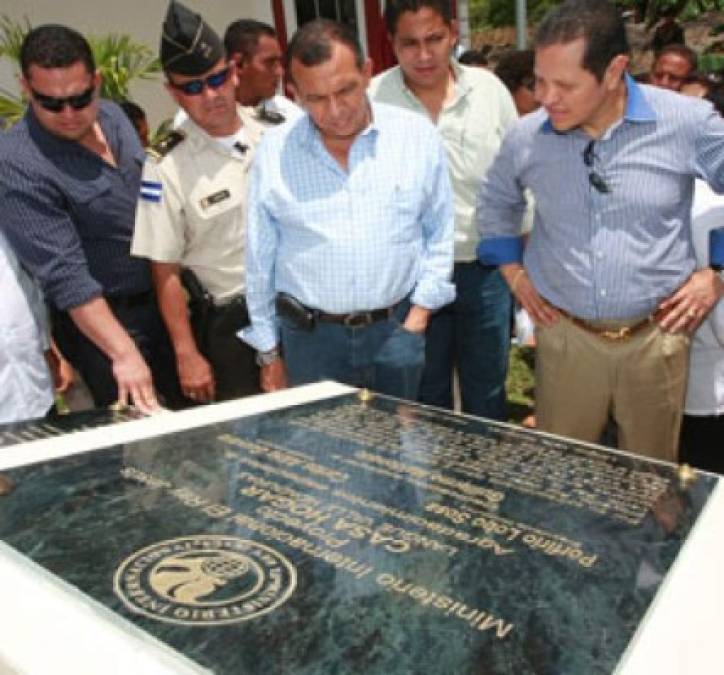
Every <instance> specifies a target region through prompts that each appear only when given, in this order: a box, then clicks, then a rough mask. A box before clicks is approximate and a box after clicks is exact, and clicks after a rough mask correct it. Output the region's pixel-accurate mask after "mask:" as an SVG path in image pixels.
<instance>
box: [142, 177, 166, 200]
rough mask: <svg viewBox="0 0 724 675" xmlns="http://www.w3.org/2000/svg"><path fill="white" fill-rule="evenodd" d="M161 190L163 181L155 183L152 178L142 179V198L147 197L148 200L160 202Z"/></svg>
mask: <svg viewBox="0 0 724 675" xmlns="http://www.w3.org/2000/svg"><path fill="white" fill-rule="evenodd" d="M161 190H162V185H161V183H155V182H153V181H150V180H142V181H141V199H145V200H146V201H147V202H160V201H161Z"/></svg>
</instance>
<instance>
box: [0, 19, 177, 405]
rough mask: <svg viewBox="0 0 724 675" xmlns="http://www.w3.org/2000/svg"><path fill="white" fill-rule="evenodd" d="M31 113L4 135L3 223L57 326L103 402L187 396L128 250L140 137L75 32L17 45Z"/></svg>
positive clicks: (0, 169)
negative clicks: (103, 91) (102, 94)
mask: <svg viewBox="0 0 724 675" xmlns="http://www.w3.org/2000/svg"><path fill="white" fill-rule="evenodd" d="M20 60H21V67H22V79H21V84H22V87H23V91H24V93H25V95H26V96H27V98H28V101H29V105H28V110H27V112H26V114H25V116H24V117H23V119H22V120H21V121H20V122H19V123H18V124H16V125H15V126H14V127H13V128H12V129H11V130H10V131H9V132H8V133H7V134H6V135H4V136H3V137H2V141H1V143H2V147H1V148H0V223H1V225H2V227H3V229H4V232H5V234H6V236H7V239H8V241H9V242H10V244H11V245H12V246H13V248H14V249H15V251H16V253H17V256H18V258H19V259H20V261H21V262H22V263H23V265H24V266H25V267H26V268H27V269H28V270H29V271H30V272H31V273H32V274H33V276H35V277H36V278H37V279H38V281H39V283H40V285H41V287H42V289H43V292H44V294H45V297H46V299H47V301H48V302H49V303H50V304H51V307H52V308H53V334H54V337H55V340H56V342H57V344H58V346H59V347H60V349H61V351H62V352H63V354H64V355H65V356H66V357H67V358H68V360H69V361H70V362H71V363H72V364H73V366H74V367H75V368H77V369H78V370H79V371H80V372H81V374H82V375H83V379H84V380H85V382H86V384H87V385H88V388H89V389H90V390H91V393H92V395H93V400H94V402H95V404H96V405H98V406H106V405H109V404H112V403H114V402H115V401H120V402H121V403H123V404H125V403H128V402H133V403H135V404H136V405H137V406H138V407H139V408H140V409H141V410H143V411H152V410H155V409H156V408H158V402H157V399H156V392H155V389H154V385H155V387H157V388H158V390H159V391H160V392H161V393H162V394H164V395H165V397H166V403H167V404H168V405H170V406H179V405H182V404H183V401H182V398H181V393H180V390H179V386H178V380H177V379H176V375H175V372H174V363H173V357H172V353H171V346H170V344H169V341H168V336H167V335H166V332H165V330H164V327H163V324H162V322H161V317H160V316H159V314H158V309H157V307H156V301H155V296H154V294H153V290H152V286H151V273H150V269H149V265H148V262H147V261H144V260H139V259H137V258H132V257H131V255H130V250H129V249H130V241H131V233H132V231H133V220H134V212H135V208H136V197H137V195H138V188H139V184H140V181H141V165H142V164H143V156H144V155H143V149H142V148H141V145H140V142H139V140H138V136H137V134H136V132H135V130H134V129H133V127H132V126H131V124H130V122H129V121H128V119H127V118H126V116H125V114H124V113H123V111H122V110H121V109H120V108H119V107H118V106H116V105H115V104H112V103H110V102H108V101H100V100H99V98H98V91H99V87H100V82H101V79H100V78H101V76H100V73H99V72H98V71H96V68H95V63H94V61H93V56H92V53H91V50H90V46H89V45H88V42H87V41H86V40H85V38H84V37H83V36H82V35H80V34H79V33H78V32H76V31H74V30H72V29H70V28H67V27H65V26H58V25H50V24H49V25H44V26H38V27H37V28H35V29H33V30H32V31H30V32H29V33H28V35H27V36H26V38H25V40H24V41H23V44H22V47H21V50H20Z"/></svg>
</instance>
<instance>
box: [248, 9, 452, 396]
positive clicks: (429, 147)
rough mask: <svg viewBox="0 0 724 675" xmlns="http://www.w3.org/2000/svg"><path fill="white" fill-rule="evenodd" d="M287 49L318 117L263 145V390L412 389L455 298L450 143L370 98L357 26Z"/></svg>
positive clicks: (305, 34)
mask: <svg viewBox="0 0 724 675" xmlns="http://www.w3.org/2000/svg"><path fill="white" fill-rule="evenodd" d="M287 58H288V59H289V60H290V62H291V68H290V69H289V72H290V74H291V76H292V80H293V84H294V87H295V89H296V93H297V98H298V100H299V101H300V102H301V103H302V105H303V106H304V108H305V109H306V110H307V113H308V114H307V115H306V116H304V117H303V118H301V119H300V120H298V121H295V122H292V123H289V124H286V125H282V126H281V127H279V128H277V129H275V130H273V131H271V132H269V133H267V135H266V136H265V138H264V140H262V143H261V144H260V146H259V149H258V151H257V155H256V158H255V165H254V168H253V170H252V178H251V186H250V195H249V215H248V225H247V233H248V246H247V266H246V269H247V303H248V306H249V314H250V317H251V322H252V326H251V328H249V329H245V330H244V331H242V336H243V338H244V339H245V340H246V341H247V342H249V343H250V344H251V345H252V346H253V347H255V348H256V349H257V351H258V352H260V354H259V361H260V364H261V366H262V371H261V383H262V388H263V389H265V390H267V391H269V390H273V389H279V388H281V387H284V386H286V385H287V382H288V381H289V383H291V384H301V383H304V382H313V381H316V380H321V379H336V380H339V381H342V382H347V383H350V384H353V385H357V386H365V387H370V388H372V389H375V390H378V391H381V392H383V393H387V394H391V395H397V396H400V397H404V398H415V396H416V395H417V389H418V386H419V382H420V376H421V374H422V366H423V364H424V350H425V340H424V332H425V329H426V327H427V323H428V320H429V316H430V313H431V312H432V311H433V310H435V309H437V308H438V307H441V306H442V305H445V304H447V303H448V302H450V301H451V300H452V299H453V298H454V294H455V291H454V287H453V285H452V284H451V283H450V275H451V273H452V260H453V209H452V192H451V187H450V181H449V178H448V173H447V166H446V164H445V160H444V153H443V149H442V145H441V142H440V139H439V137H438V135H437V132H436V131H435V128H434V127H433V126H432V124H431V123H430V122H429V121H427V120H426V119H425V118H424V117H422V116H421V115H417V114H415V113H410V112H407V111H403V110H399V109H397V108H394V107H390V106H385V105H382V104H370V102H369V101H368V100H367V97H366V93H365V91H366V88H367V84H368V83H369V79H370V72H371V63H370V62H369V60H367V61H365V60H364V57H363V56H362V52H361V49H360V47H359V44H358V43H357V41H356V38H355V37H354V35H353V34H352V33H351V31H350V30H349V28H347V27H345V26H342V25H339V24H335V23H333V22H329V21H324V20H319V21H315V22H312V23H308V24H306V25H305V26H303V27H302V28H301V29H300V30H299V31H298V32H297V34H296V35H295V37H294V38H293V40H292V41H291V43H290V46H289V51H288V55H287ZM275 296H276V308H275ZM280 328H281V351H282V354H283V359H282V358H281V357H280V353H279V347H278V345H279V341H280V339H279V329H280Z"/></svg>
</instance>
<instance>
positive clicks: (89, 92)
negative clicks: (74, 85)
mask: <svg viewBox="0 0 724 675" xmlns="http://www.w3.org/2000/svg"><path fill="white" fill-rule="evenodd" d="M95 91H96V87H95V85H94V84H92V85H91V86H90V87H88V89H86V90H85V91H83V92H81V93H80V94H75V96H46V95H45V94H41V93H40V92H37V91H35V89H32V88H31V89H30V93H31V94H32V96H33V100H34V101H35V102H36V103H37V104H38V105H39V106H40V107H41V108H43V109H44V110H47V111H48V112H54V113H59V112H60V111H61V110H63V108H65V106H66V105H69V106H70V107H71V108H73V110H83V108H87V107H88V106H89V105H90V103H91V101H92V100H93V94H94V93H95Z"/></svg>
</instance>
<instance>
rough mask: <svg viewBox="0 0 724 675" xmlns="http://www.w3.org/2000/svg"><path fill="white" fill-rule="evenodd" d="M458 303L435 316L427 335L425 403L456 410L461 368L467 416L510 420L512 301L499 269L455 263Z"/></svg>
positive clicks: (463, 399) (422, 385)
mask: <svg viewBox="0 0 724 675" xmlns="http://www.w3.org/2000/svg"><path fill="white" fill-rule="evenodd" d="M453 281H454V283H455V289H456V298H455V301H454V302H451V303H450V304H449V305H446V306H445V307H443V308H442V309H441V310H440V311H438V312H436V313H435V314H433V316H432V319H431V321H430V325H429V326H428V329H427V347H426V357H425V370H424V372H423V375H422V383H421V384H420V397H419V400H420V401H421V402H422V403H427V404H429V405H436V406H439V407H441V408H450V409H452V407H453V393H452V382H453V368H454V367H455V366H457V369H458V377H459V380H460V394H461V398H462V409H463V412H466V413H470V414H471V415H479V416H481V417H488V418H491V419H496V420H502V419H505V416H506V405H505V401H506V399H505V378H506V375H507V372H508V352H509V349H510V321H511V308H512V299H511V296H510V291H509V290H508V285H507V284H506V283H505V280H504V279H503V277H502V275H501V274H500V271H499V270H498V268H497V267H491V266H488V265H481V264H480V263H477V262H470V263H455V271H454V273H453Z"/></svg>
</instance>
